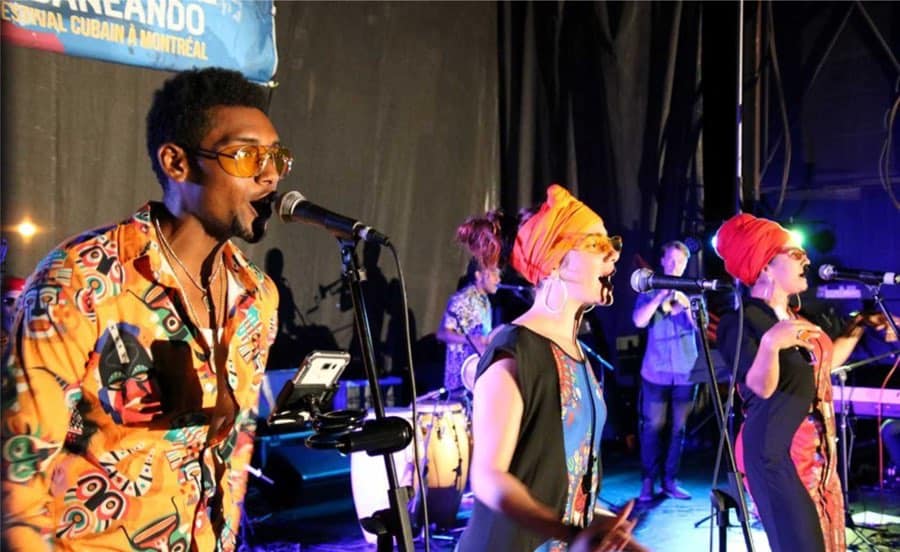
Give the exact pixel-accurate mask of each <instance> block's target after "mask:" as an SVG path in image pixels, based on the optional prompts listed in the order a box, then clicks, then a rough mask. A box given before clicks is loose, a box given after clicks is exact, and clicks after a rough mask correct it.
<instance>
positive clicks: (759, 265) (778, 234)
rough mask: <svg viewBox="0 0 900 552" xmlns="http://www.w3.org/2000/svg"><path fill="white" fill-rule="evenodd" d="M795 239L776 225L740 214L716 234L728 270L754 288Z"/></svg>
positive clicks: (775, 223) (717, 250)
mask: <svg viewBox="0 0 900 552" xmlns="http://www.w3.org/2000/svg"><path fill="white" fill-rule="evenodd" d="M791 240H792V237H791V234H790V232H788V231H787V230H785V229H784V227H782V226H781V225H780V224H778V223H777V222H773V221H771V220H768V219H764V218H757V217H754V216H753V215H748V214H747V213H739V214H737V215H735V216H733V217H731V218H730V219H728V220H726V221H725V223H724V224H722V227H721V228H719V231H718V233H717V234H716V252H717V253H718V254H719V257H722V260H723V261H725V270H727V271H728V273H729V274H731V275H732V276H734V277H735V278H737V279H738V280H740V281H741V282H742V283H743V284H745V285H748V286H752V285H753V284H754V283H756V279H757V278H759V273H760V272H762V269H763V268H765V266H766V265H767V264H769V261H771V260H772V258H773V257H775V255H777V254H778V252H779V251H780V250H781V249H783V248H784V246H785V245H787V244H788V243H789V242H791Z"/></svg>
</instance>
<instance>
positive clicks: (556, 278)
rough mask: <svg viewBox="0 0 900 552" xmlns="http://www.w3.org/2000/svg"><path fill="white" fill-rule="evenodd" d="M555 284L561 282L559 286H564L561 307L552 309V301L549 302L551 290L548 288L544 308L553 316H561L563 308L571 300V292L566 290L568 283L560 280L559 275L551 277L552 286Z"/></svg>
mask: <svg viewBox="0 0 900 552" xmlns="http://www.w3.org/2000/svg"><path fill="white" fill-rule="evenodd" d="M553 282H559V285H561V286H562V290H563V299H562V301H561V302H560V304H559V307H557V308H555V309H554V308H553V307H551V306H550V301H549V300H548V297H550V288H547V293H545V294H544V307H545V308H546V309H547V310H548V311H550V312H551V313H553V314H559V313H561V312H562V310H563V307H564V306H565V304H566V301H568V300H569V290H568V289H566V283H565V282H563V281H562V280H560V279H559V274H557V275H555V276H551V277H550V285H552V284H553Z"/></svg>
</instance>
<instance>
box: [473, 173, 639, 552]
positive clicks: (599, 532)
mask: <svg viewBox="0 0 900 552" xmlns="http://www.w3.org/2000/svg"><path fill="white" fill-rule="evenodd" d="M620 249H621V240H620V239H619V238H616V237H613V238H611V237H609V236H608V235H607V233H606V228H605V227H604V225H603V220H602V219H601V218H600V217H599V216H598V215H597V214H596V213H594V212H593V211H592V210H591V209H590V208H588V207H587V206H586V205H585V204H583V203H582V202H580V201H578V200H577V199H576V198H574V197H572V195H571V194H569V192H567V191H566V190H565V189H563V188H561V187H560V186H557V185H553V186H551V187H550V188H549V189H548V190H547V201H546V202H545V203H544V204H543V205H542V206H541V208H540V210H539V211H538V212H537V213H536V214H535V215H533V216H532V217H531V218H529V219H528V220H527V221H526V222H525V223H523V224H522V225H521V227H520V228H519V231H518V234H517V236H516V242H515V247H514V249H513V252H512V259H511V264H512V266H513V267H514V268H516V270H518V271H519V272H521V273H522V275H523V276H524V277H525V278H526V279H528V280H529V281H530V282H531V283H532V284H534V285H535V300H534V304H533V305H532V306H531V308H530V309H529V310H528V311H527V312H526V313H525V314H523V315H522V316H520V317H519V318H517V319H516V320H514V321H513V322H512V324H510V325H509V326H506V327H505V328H504V329H502V330H500V331H499V332H498V333H497V335H496V336H494V338H493V339H492V340H491V342H490V344H489V345H488V348H487V350H486V351H485V353H484V355H483V356H482V357H481V362H480V363H479V365H478V371H477V375H476V381H475V389H474V415H473V434H474V448H473V456H472V467H471V472H470V473H471V474H472V490H473V491H474V492H475V499H476V500H475V507H474V510H473V513H472V517H471V519H470V521H469V526H468V527H467V528H466V531H465V533H463V536H462V538H461V539H460V541H459V550H460V551H463V552H466V551H471V550H479V551H480V550H503V551H505V552H506V551H510V552H519V551H521V552H525V551H528V552H531V551H534V550H541V551H543V550H547V551H549V550H567V549H568V546H569V544H570V543H575V546H574V547H573V550H574V549H577V550H642V549H643V548H642V547H641V546H640V545H638V544H637V543H635V542H634V541H632V540H631V529H632V527H633V522H630V521H628V520H627V517H628V514H629V512H630V511H631V503H629V505H628V506H626V507H625V508H624V509H623V510H622V512H620V514H619V515H618V516H614V515H612V514H609V515H599V516H596V517H595V516H594V509H595V507H596V506H598V504H599V501H598V499H597V495H598V492H599V487H600V474H601V469H600V436H601V433H602V430H603V424H604V422H605V419H606V407H605V404H604V402H603V394H602V390H601V389H600V386H599V384H598V382H597V380H596V378H595V377H594V375H593V372H592V370H591V369H590V366H589V364H588V362H587V359H586V358H585V356H584V352H583V351H582V350H581V347H580V346H579V344H578V341H577V340H576V333H577V330H578V325H579V323H580V321H581V317H582V315H583V314H584V312H585V310H586V309H588V308H590V307H593V306H594V305H610V304H612V285H611V282H610V279H611V277H612V275H613V273H614V272H615V263H616V261H618V259H619V250H620ZM594 541H596V542H594Z"/></svg>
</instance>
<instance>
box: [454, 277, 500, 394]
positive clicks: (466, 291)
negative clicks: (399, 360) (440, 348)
mask: <svg viewBox="0 0 900 552" xmlns="http://www.w3.org/2000/svg"><path fill="white" fill-rule="evenodd" d="M441 327H442V328H444V329H445V330H448V331H451V332H455V333H458V334H460V335H468V336H484V335H488V334H489V333H491V329H492V322H491V301H490V299H488V296H487V295H485V294H484V293H482V292H480V291H478V288H477V287H475V285H474V284H471V285H468V286H466V287H464V288H462V289H461V290H459V291H457V292H456V293H454V294H453V296H451V297H450V301H448V302H447V309H446V310H445V311H444V319H443V320H442V321H441ZM477 352H478V351H476V350H475V349H474V348H473V347H472V346H471V345H469V344H468V343H448V344H447V358H446V361H445V362H444V387H446V388H447V389H459V388H461V387H462V385H463V384H462V379H461V378H460V369H461V368H462V364H463V361H464V360H466V358H468V357H469V356H471V355H473V354H475V353H477Z"/></svg>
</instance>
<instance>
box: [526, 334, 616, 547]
mask: <svg viewBox="0 0 900 552" xmlns="http://www.w3.org/2000/svg"><path fill="white" fill-rule="evenodd" d="M550 348H551V349H552V350H553V358H554V360H556V371H557V374H559V392H560V397H559V399H560V406H561V407H562V427H563V442H564V443H565V449H566V473H567V475H568V493H567V499H566V511H565V514H564V515H563V522H564V523H567V524H570V525H575V526H577V527H587V526H588V525H590V523H591V520H593V518H594V509H595V507H596V506H597V505H598V504H599V500H598V498H599V495H600V480H601V477H602V473H601V471H602V467H601V464H600V442H601V437H602V436H603V426H604V425H606V403H605V402H604V400H603V389H602V388H601V387H600V384H599V383H598V382H597V378H596V377H595V376H594V373H593V371H592V370H591V367H590V364H588V362H587V361H585V360H582V361H578V360H576V359H574V358H572V357H570V356H569V355H567V354H566V353H565V351H563V350H562V349H561V348H560V347H559V346H558V345H556V344H555V343H551V345H550ZM565 550H568V546H567V545H566V543H565V542H562V541H559V540H555V539H550V540H548V541H546V542H545V543H544V544H543V545H541V546H540V547H539V548H538V549H537V552H563V551H565Z"/></svg>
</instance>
